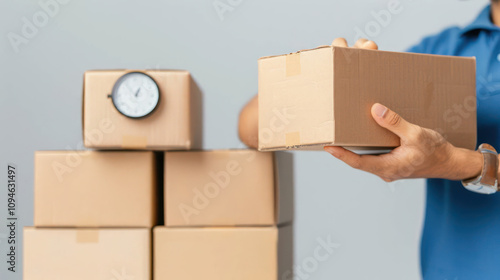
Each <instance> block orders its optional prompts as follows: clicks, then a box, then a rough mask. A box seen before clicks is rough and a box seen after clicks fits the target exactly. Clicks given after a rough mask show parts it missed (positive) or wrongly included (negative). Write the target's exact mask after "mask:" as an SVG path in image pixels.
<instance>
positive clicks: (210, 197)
mask: <svg viewBox="0 0 500 280" xmlns="http://www.w3.org/2000/svg"><path fill="white" fill-rule="evenodd" d="M283 158H284V162H283V164H282V165H281V164H279V163H278V166H280V167H281V169H280V170H281V175H280V179H281V177H283V179H282V180H280V181H283V183H282V184H279V185H280V187H279V189H280V190H277V189H278V188H277V187H276V185H275V183H276V182H277V181H278V180H277V176H276V174H275V171H276V170H275V157H274V154H273V153H260V152H257V151H254V150H219V151H196V152H195V151H193V152H166V153H165V186H164V187H165V225H167V226H249V225H275V224H277V223H280V224H281V223H285V222H289V221H291V220H292V217H293V206H292V204H293V177H292V180H290V179H288V180H287V177H291V176H293V174H292V172H293V171H292V170H291V168H293V162H292V157H291V155H289V156H288V157H283ZM281 189H282V190H281ZM280 191H281V192H283V195H282V196H280V195H279V194H280ZM280 197H283V198H285V199H287V200H279V199H278V198H280ZM278 207H280V208H283V209H286V212H285V211H284V212H283V213H280V215H278V213H279V211H278Z"/></svg>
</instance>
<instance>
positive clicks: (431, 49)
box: [406, 27, 461, 55]
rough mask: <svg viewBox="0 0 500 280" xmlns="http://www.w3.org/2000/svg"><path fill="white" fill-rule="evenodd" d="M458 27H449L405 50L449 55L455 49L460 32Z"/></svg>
mask: <svg viewBox="0 0 500 280" xmlns="http://www.w3.org/2000/svg"><path fill="white" fill-rule="evenodd" d="M460 30H461V29H460V28H459V27H451V28H448V29H445V30H444V31H442V32H440V33H438V34H433V35H430V36H427V37H425V38H424V39H422V41H420V43H418V44H416V45H414V46H412V47H410V48H409V49H407V50H406V51H407V52H411V53H425V54H442V55H451V54H452V53H453V50H454V48H455V47H456V41H457V38H458V36H459V32H460Z"/></svg>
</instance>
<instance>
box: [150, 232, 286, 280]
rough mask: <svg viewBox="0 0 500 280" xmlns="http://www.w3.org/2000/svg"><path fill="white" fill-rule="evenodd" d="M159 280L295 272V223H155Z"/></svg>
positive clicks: (264, 277)
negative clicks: (216, 225) (184, 225)
mask: <svg viewBox="0 0 500 280" xmlns="http://www.w3.org/2000/svg"><path fill="white" fill-rule="evenodd" d="M153 236H154V237H153V239H154V249H153V252H154V265H153V267H154V279H155V280H169V279H182V280H199V279H210V280H212V279H213V280H234V279H238V280H255V279H259V280H278V279H291V278H288V277H287V278H285V277H279V276H286V275H290V274H291V270H292V264H293V249H292V248H293V232H292V226H286V227H282V228H279V230H278V228H277V227H255V228H247V227H238V228H167V227H156V228H155V229H154V233H153Z"/></svg>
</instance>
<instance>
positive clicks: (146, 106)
mask: <svg viewBox="0 0 500 280" xmlns="http://www.w3.org/2000/svg"><path fill="white" fill-rule="evenodd" d="M111 98H112V99H113V104H114V105H115V107H116V109H117V110H118V111H119V112H120V113H122V114H123V115H125V116H127V117H129V118H142V117H145V116H147V115H149V114H151V113H152V112H153V111H154V109H155V108H156V106H157V105H158V103H159V101H160V90H159V89H158V85H157V84H156V82H155V81H154V80H153V78H151V77H150V76H148V75H146V74H144V73H140V72H130V73H127V74H125V75H123V76H121V77H120V78H119V79H118V81H116V83H115V86H114V87H113V92H112V93H111Z"/></svg>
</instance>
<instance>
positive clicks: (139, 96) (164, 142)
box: [82, 70, 202, 150]
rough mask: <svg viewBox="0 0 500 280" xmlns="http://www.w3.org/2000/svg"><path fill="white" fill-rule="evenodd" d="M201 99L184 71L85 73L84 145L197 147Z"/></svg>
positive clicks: (199, 137) (163, 147)
mask: <svg viewBox="0 0 500 280" xmlns="http://www.w3.org/2000/svg"><path fill="white" fill-rule="evenodd" d="M201 98H202V97H201V92H200V90H199V88H198V87H197V85H196V83H195V82H194V81H193V79H192V78H191V75H190V74H189V72H188V71H181V70H145V71H142V70H93V71H87V72H85V76H84V87H83V109H82V111H83V122H82V126H83V138H84V144H85V147H88V148H97V149H146V150H186V149H194V148H200V147H201V135H202V134H201V115H202V112H201V110H202V107H201V101H202V100H201Z"/></svg>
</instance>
